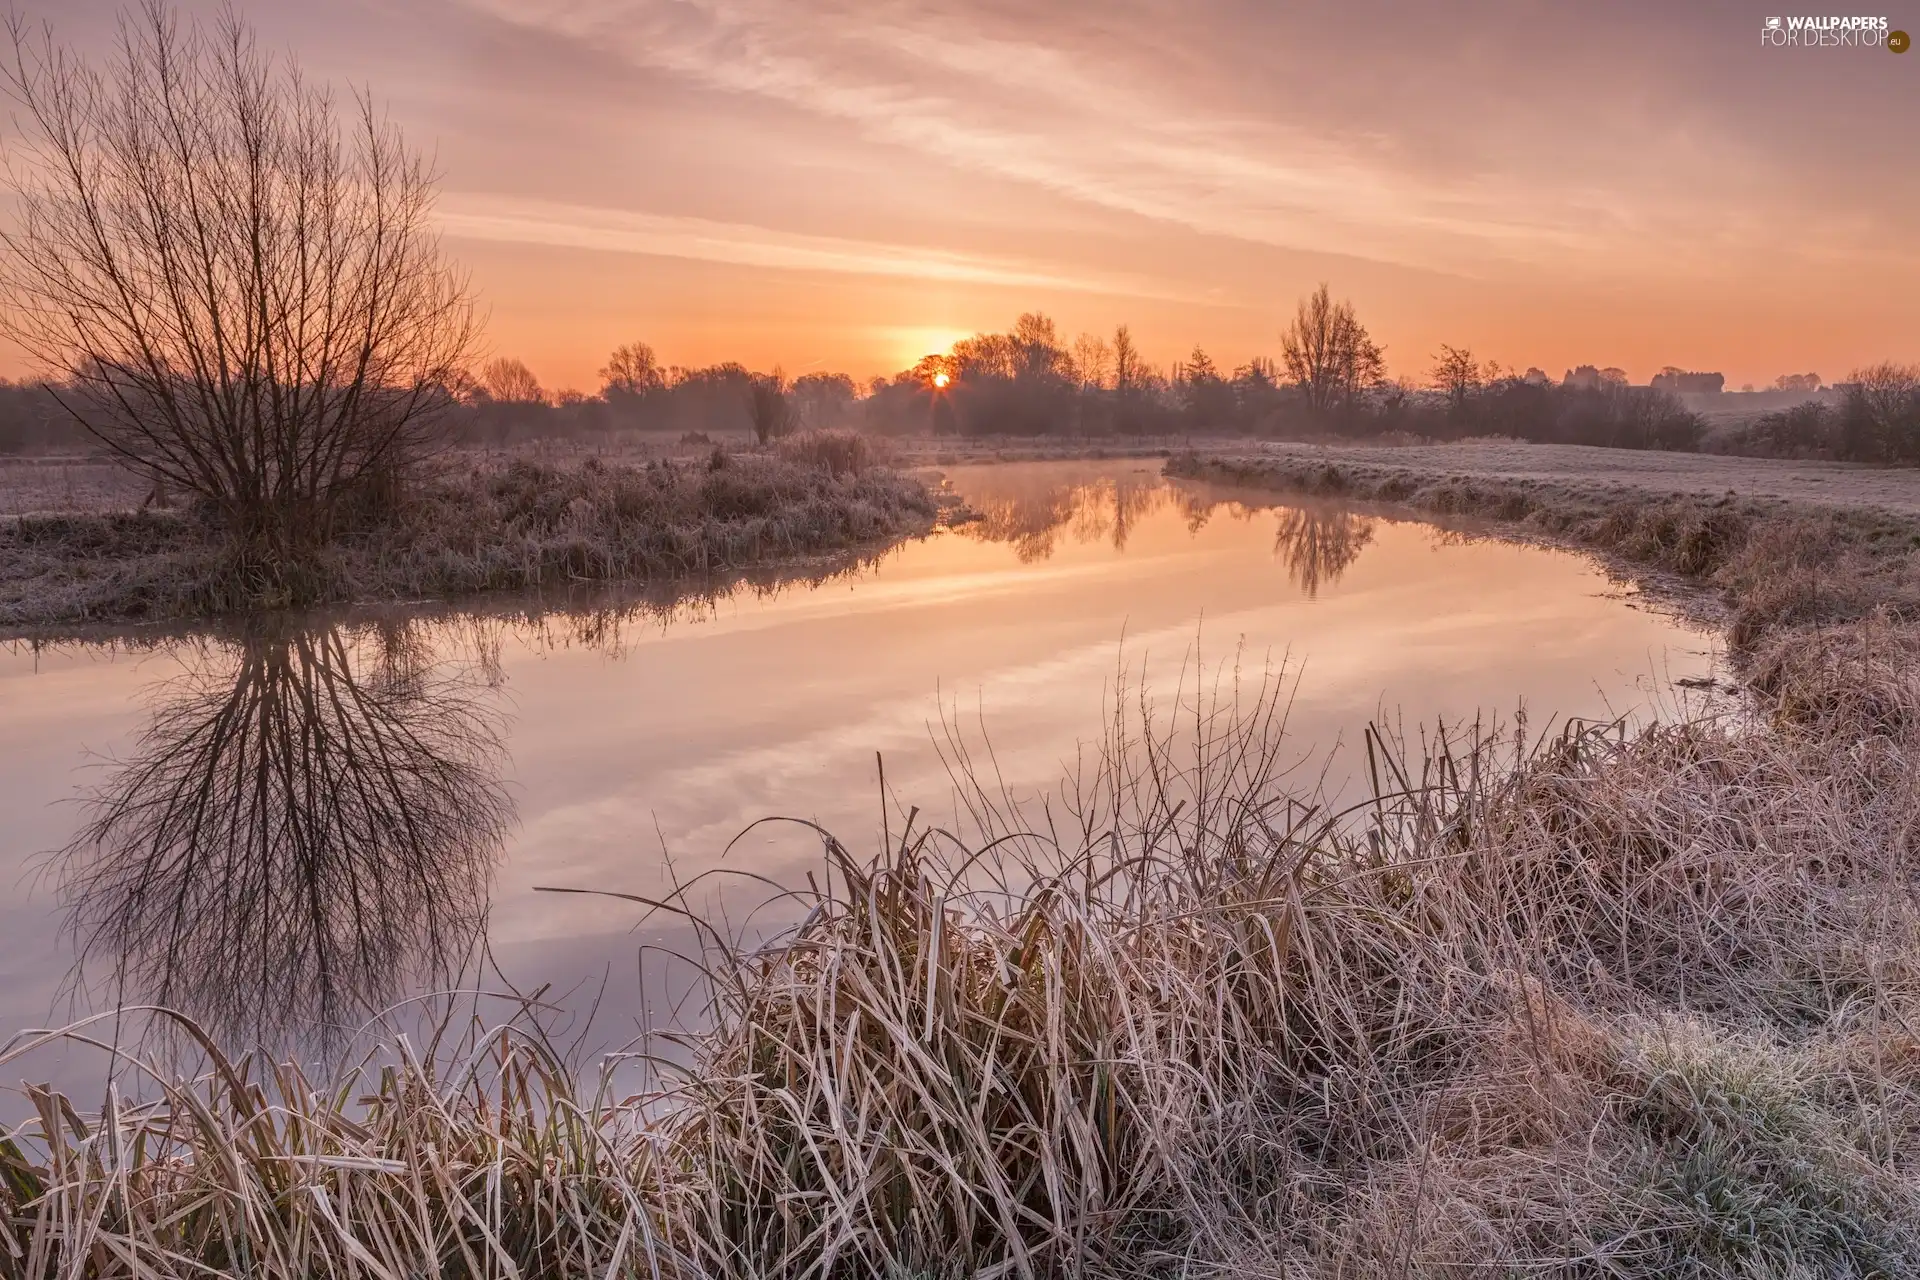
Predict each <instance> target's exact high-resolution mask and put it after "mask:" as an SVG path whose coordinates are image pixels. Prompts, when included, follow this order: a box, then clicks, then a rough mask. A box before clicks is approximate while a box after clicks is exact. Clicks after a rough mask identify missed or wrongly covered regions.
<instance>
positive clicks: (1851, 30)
mask: <svg viewBox="0 0 1920 1280" xmlns="http://www.w3.org/2000/svg"><path fill="white" fill-rule="evenodd" d="M1911 43H1912V42H1911V40H1909V39H1908V37H1907V33H1906V32H1904V31H1895V30H1894V29H1893V23H1892V22H1891V21H1889V20H1888V19H1887V18H1884V17H1878V18H1874V17H1867V16H1865V15H1862V14H1855V15H1852V16H1848V17H1843V16H1840V15H1835V14H1829V15H1826V16H1812V15H1807V14H1802V15H1800V16H1798V17H1782V18H1768V19H1767V20H1766V23H1765V25H1764V26H1762V27H1761V28H1760V44H1761V46H1762V47H1763V48H1769V49H1888V50H1891V51H1892V52H1894V53H1905V52H1906V51H1907V48H1908V46H1909V45H1910V44H1911Z"/></svg>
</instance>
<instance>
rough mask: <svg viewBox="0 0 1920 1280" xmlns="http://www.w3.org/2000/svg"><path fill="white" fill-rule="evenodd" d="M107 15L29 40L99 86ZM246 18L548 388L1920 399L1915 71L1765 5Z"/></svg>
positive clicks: (1918, 69)
mask: <svg viewBox="0 0 1920 1280" xmlns="http://www.w3.org/2000/svg"><path fill="white" fill-rule="evenodd" d="M1901 3H1902V4H1909V5H1912V4H1915V3H1916V0H1901ZM116 7H117V6H116V4H114V3H110V2H109V0H24V8H25V12H27V13H29V14H30V15H33V16H35V17H44V18H47V19H49V20H51V21H52V22H53V23H54V26H55V31H56V34H57V35H58V36H59V37H61V38H63V39H64V40H66V41H67V42H69V43H72V44H75V45H78V46H81V47H83V48H86V49H89V50H104V47H105V43H106V41H107V40H108V38H109V36H110V34H111V30H112V23H113V16H114V12H115V9H116ZM184 7H185V8H186V9H188V10H189V11H203V12H208V13H211V12H213V10H214V6H213V5H212V4H187V5H185V6H184ZM240 7H241V9H242V11H243V12H245V13H246V14H247V15H248V16H249V17H250V18H251V19H252V20H253V21H254V22H255V23H256V24H257V26H258V28H259V30H260V32H261V34H262V36H263V37H264V38H265V39H266V40H267V41H268V42H269V43H270V44H272V45H274V46H276V47H280V48H285V49H287V50H289V51H291V52H293V53H294V54H295V55H296V56H297V57H298V58H299V59H300V60H301V61H302V63H303V64H304V65H305V66H306V68H307V69H308V70H309V72H311V73H313V74H315V75H319V76H322V77H325V78H328V79H332V80H336V81H342V80H350V81H353V82H356V83H364V84H367V85H369V86H370V87H371V88H372V90H373V92H374V93H375V95H376V97H378V98H380V99H381V100H383V101H385V102H386V103H387V104H388V105H389V107H390V109H391V112H392V114H393V115H394V116H395V117H396V118H397V119H398V120H399V121H400V122H401V123H402V124H403V125H404V126H405V128H406V129H407V131H408V133H409V136H410V137H411V138H412V139H413V140H414V141H415V142H416V143H418V144H419V145H421V146H423V147H425V148H428V149H431V150H433V151H434V152H435V153H436V154H437V156H438V159H439V166H440V169H441V172H442V174H443V175H444V181H443V197H442V200H441V204H440V214H441V218H442V221H443V224H444V228H445V232H446V237H447V239H446V244H447V248H448V250H449V251H450V252H451V253H452V254H453V255H454V256H455V257H457V258H458V259H459V260H461V261H462V262H464V263H465V264H466V265H467V266H468V267H469V268H470V269H471V271H472V274H473V278H474V282H475V285H476V287H477V289H478V291H479V293H480V295H481V297H482V298H483V300H484V303H485V305H486V307H487V309H488V312H489V314H490V322H489V327H488V342H489V346H490V348H491V350H492V351H493V352H494V353H498V354H509V355H516V356H519V357H521V358H523V359H525V360H526V361H527V362H528V363H529V364H530V365H531V366H532V367H533V368H534V370H535V372H536V373H537V374H539V375H540V377H541V378H542V380H543V381H544V382H546V383H547V385H548V386H550V387H564V386H569V385H571V386H578V387H581V388H583V389H588V390H591V389H594V388H595V387H597V385H598V383H597V379H596V377H595V370H596V369H597V368H598V367H599V366H600V365H601V364H602V363H603V362H604V357H605V354H606V352H607V351H608V349H610V348H611V347H612V346H614V345H616V344H617V343H621V342H626V341H630V340H634V339H641V340H645V341H647V342H650V343H652V344H653V346H654V347H655V348H656V349H657V350H658V352H659V353H660V356H661V358H662V359H663V360H664V361H667V362H669V363H675V364H688V365H690V364H700V363H707V362H711V361H716V360H722V359H738V360H741V361H743V362H745V363H747V364H749V365H752V366H755V367H758V368H767V367H771V366H773V365H775V364H779V365H781V366H783V367H784V368H785V370H786V371H787V372H788V373H789V374H799V373H803V372H808V371H812V370H819V369H833V370H845V371H847V372H850V373H853V374H855V375H856V376H860V377H863V378H864V377H866V376H869V375H872V374H879V373H891V372H892V371H894V370H896V369H899V368H902V367H904V366H906V365H908V364H911V363H912V362H913V361H914V360H915V359H916V358H918V357H919V356H921V355H923V354H925V353H927V352H929V351H935V350H944V349H945V348H946V347H947V345H948V344H950V343H951V342H952V341H953V340H954V339H956V338H958V337H961V336H964V335H966V334H967V333H970V332H973V331H975V330H978V329H988V328H1005V327H1007V326H1008V325H1010V324H1011V322H1012V321H1013V319H1014V318H1015V316H1017V315H1018V314H1019V313H1020V312H1022V311H1026V310H1035V309H1038V310H1043V311H1046V312H1048V313H1050V314H1051V315H1053V316H1054V317H1055V318H1056V320H1057V322H1058V323H1059V325H1060V328H1061V330H1062V331H1063V333H1065V334H1069V335H1070V334H1072V333H1074V332H1077V331H1079V330H1082V329H1092V330H1099V331H1108V330H1111V328H1112V327H1113V326H1114V325H1115V324H1116V323H1120V322H1125V323H1128V324H1130V325H1131V326H1132V327H1133V331H1134V334H1135V336H1136V338H1137V339H1138V340H1139V342H1140V343H1141V345H1142V346H1143V347H1144V348H1145V350H1146V351H1147V353H1148V355H1149V356H1150V357H1151V358H1152V359H1154V360H1155V361H1157V362H1160V363H1163V364H1164V363H1166V362H1169V361H1171V360H1174V359H1178V358H1181V357H1183V356H1184V355H1185V353H1186V352H1187V351H1188V350H1189V349H1190V348H1191V347H1192V346H1193V345H1194V344H1195V343H1199V344H1201V345H1203V346H1205V347H1206V349H1207V350H1208V351H1209V353H1211V354H1212V355H1213V357H1214V359H1215V361H1216V362H1217V363H1220V364H1224V365H1229V366H1230V365H1233V364H1237V363H1241V362H1244V361H1245V360H1246V359H1247V358H1248V357H1250V356H1254V355H1261V354H1267V355H1271V354H1275V353H1276V352H1277V349H1278V346H1279V343H1278V333H1279V330H1280V328H1281V326H1282V324H1283V323H1284V318H1285V316H1286V314H1287V313H1288V312H1289V311H1290V310H1291V308H1292V305H1293V302H1294V300H1295V299H1296V298H1297V297H1298V296H1299V295H1300V294H1302V293H1304V292H1306V291H1308V290H1310V289H1311V288H1312V287H1313V286H1314V285H1315V284H1316V283H1317V282H1318V281H1320V280H1326V281H1328V282H1330V283H1331V285H1332V287H1333V289H1334V291H1335V293H1336V294H1344V295H1347V296H1349V297H1351V298H1352V299H1353V301H1354V303H1355V306H1356V307H1357V309H1358V311H1359V313H1360V315H1361V318H1362V319H1363V320H1365V321H1366V322H1367V323H1368V324H1369V325H1370V326H1371V327H1372V329H1373V331H1374V334H1375V337H1376V338H1377V339H1379V340H1380V341H1382V342H1383V343H1384V344H1385V345H1386V348H1387V359H1388V363H1389V366H1390V368H1391V371H1392V372H1394V373H1396V374H1414V375H1416V376H1417V375H1423V374H1424V373H1425V371H1426V370H1427V369H1428V367H1429V366H1430V365H1431V364H1432V353H1433V352H1434V351H1435V350H1436V348H1437V346H1438V344H1439V343H1441V342H1451V343H1454V344H1456V345H1468V346H1471V347H1472V348H1473V349H1474V350H1475V351H1476V352H1477V353H1478V354H1480V355H1481V356H1483V357H1491V358H1493V359H1497V360H1499V361H1500V362H1502V363H1503V364H1508V365H1512V366H1515V367H1518V368H1525V367H1526V366H1528V365H1538V366H1540V367H1542V368H1544V369H1546V370H1548V371H1549V372H1551V373H1553V374H1554V375H1556V376H1558V375H1559V374H1560V373H1561V372H1562V371H1563V370H1564V369H1565V368H1567V367H1568V366H1571V365H1574V364H1578V363H1584V362H1591V363H1597V364H1601V365H1608V364H1613V365H1619V366H1621V367H1623V368H1625V369H1626V370H1627V371H1628V372H1629V374H1630V375H1631V376H1632V377H1633V379H1634V380H1635V381H1641V382H1644V381H1645V380H1646V379H1647V377H1648V376H1649V375H1650V374H1651V373H1653V372H1654V371H1655V370H1657V369H1658V368H1659V367H1660V366H1662V365H1665V364H1676V365H1681V366H1683V367H1688V368H1700V369H1718V370H1721V371H1723V372H1725V373H1726V375H1727V377H1728V381H1729V384H1730V385H1732V386H1738V385H1740V384H1741V383H1743V382H1754V383H1765V382H1771V381H1772V379H1773V378H1774V377H1775V376H1776V375H1778V374H1781V373H1786V372H1804V371H1809V370H1811V371H1814V372H1818V373H1820V374H1822V375H1824V376H1825V377H1827V378H1829V379H1834V378H1838V377H1840V376H1842V375H1843V374H1844V373H1845V372H1846V371H1847V369H1848V368H1850V367H1852V366H1855V365H1858V364H1861V363H1864V362H1867V361H1870V360H1877V359H1883V358H1895V357H1897V358H1903V359H1914V358H1917V357H1920V166H1916V164H1915V162H1914V154H1915V153H1914V147H1915V143H1914V137H1915V127H1916V125H1920V51H1915V52H1912V53H1908V54H1905V55H1894V54H1890V53H1888V52H1887V51H1886V50H1884V49H1833V48H1828V49H1765V48H1762V46H1761V41H1760V38H1759V37H1760V30H1761V26H1762V23H1763V21H1764V19H1765V16H1766V15H1767V13H1768V12H1769V11H1768V10H1767V9H1766V8H1765V7H1764V6H1762V5H1757V4H1727V3H1714V2H1711V0H1706V2H1702V3H1690V4H1686V5H1675V4H1672V3H1654V2H1651V0H1637V2H1635V3H1616V4H1609V5H1605V6H1598V5H1573V4H1567V5H1561V6H1554V5H1548V4H1540V3H1523V2H1520V0H1512V2H1509V3H1486V4H1452V5H1446V6H1438V5H1420V4H1412V3H1403V4H1386V3H1371V4H1369V3H1352V2H1351V0H1349V2H1346V3H1325V4H1299V5H1296V4H1281V3H1256V2H1255V0H1212V2H1201V0H1106V2H1103V3H1100V4H1063V3H1044V2H1042V3H1036V2H1035V0H944V2H942V3H921V4H896V3H887V2H886V0H881V2H878V3H873V2H868V3H854V2H853V0H696V2H689V3H676V2H656V0H242V2H241V4H240ZM1775 11H1776V12H1777V10H1775ZM1871 12H1874V13H1878V12H1880V10H1878V9H1872V10H1871ZM1888 16H1889V18H1890V19H1891V22H1892V25H1893V26H1894V27H1896V28H1899V27H1904V28H1907V29H1911V30H1914V31H1916V32H1920V7H1912V8H1910V9H1909V10H1907V11H1900V10H1893V11H1888Z"/></svg>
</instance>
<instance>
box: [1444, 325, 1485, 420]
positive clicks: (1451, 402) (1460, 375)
mask: <svg viewBox="0 0 1920 1280" xmlns="http://www.w3.org/2000/svg"><path fill="white" fill-rule="evenodd" d="M1489 369H1491V366H1489ZM1486 381H1487V379H1486V378H1485V377H1483V376H1482V373H1481V370H1480V364H1479V362H1478V361H1476V360H1475V359H1474V358H1473V352H1472V351H1471V350H1469V349H1468V348H1466V347H1450V346H1448V345H1446V344H1445V343H1444V342H1443V343H1441V344H1440V354H1439V355H1437V356H1435V357H1434V365H1433V385H1434V386H1435V387H1436V388H1438V389H1439V390H1440V392H1441V393H1442V394H1444V395H1445V396H1446V397H1447V406H1448V408H1450V409H1451V410H1452V411H1453V412H1454V414H1455V415H1456V416H1458V415H1460V414H1463V413H1465V412H1466V410H1467V404H1468V402H1469V401H1471V400H1472V399H1473V398H1474V396H1476V395H1478V394H1479V393H1480V390H1481V388H1482V387H1484V386H1485V385H1486Z"/></svg>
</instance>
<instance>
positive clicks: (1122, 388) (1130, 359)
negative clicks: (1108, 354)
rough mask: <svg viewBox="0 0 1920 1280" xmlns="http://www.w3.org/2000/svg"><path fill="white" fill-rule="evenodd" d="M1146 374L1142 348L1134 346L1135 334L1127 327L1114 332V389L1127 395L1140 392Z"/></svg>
mask: <svg viewBox="0 0 1920 1280" xmlns="http://www.w3.org/2000/svg"><path fill="white" fill-rule="evenodd" d="M1144 374H1145V362H1144V361H1143V360H1142V359H1141V358H1140V348H1138V347H1136V346H1134V345H1133V333H1132V331H1131V330H1129V329H1128V328H1127V326H1126V325H1121V326H1120V327H1119V328H1117V329H1115V330H1114V331H1113V389H1114V390H1115V391H1118V392H1119V393H1120V394H1122V395H1125V394H1127V393H1128V392H1131V391H1135V390H1138V389H1139V387H1140V384H1141V382H1142V381H1143V377H1144Z"/></svg>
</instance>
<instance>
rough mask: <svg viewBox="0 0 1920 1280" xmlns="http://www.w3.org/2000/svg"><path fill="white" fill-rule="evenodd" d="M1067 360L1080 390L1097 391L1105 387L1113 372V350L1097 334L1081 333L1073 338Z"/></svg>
mask: <svg viewBox="0 0 1920 1280" xmlns="http://www.w3.org/2000/svg"><path fill="white" fill-rule="evenodd" d="M1069 359H1070V361H1071V365H1070V367H1071V369H1072V372H1073V379H1074V381H1076V382H1078V383H1079V384H1080V386H1081V387H1082V388H1084V389H1087V390H1093V391H1098V390H1101V389H1102V388H1104V387H1105V386H1106V385H1107V378H1108V376H1109V375H1110V374H1111V373H1112V371H1113V348H1112V347H1109V346H1108V345H1107V344H1106V340H1105V339H1103V338H1101V337H1100V336H1099V335H1098V334H1093V333H1083V334H1081V335H1080V336H1079V337H1077V338H1075V339H1074V340H1073V349H1072V351H1071V352H1070V353H1069Z"/></svg>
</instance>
